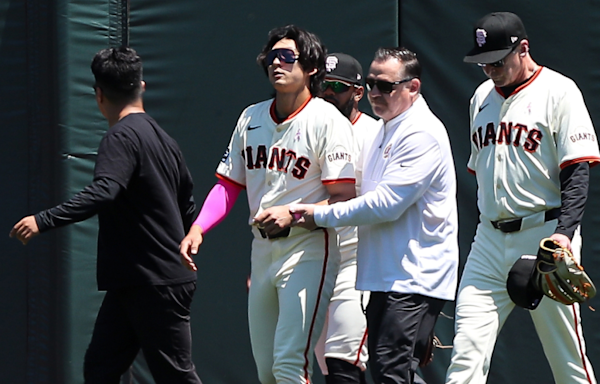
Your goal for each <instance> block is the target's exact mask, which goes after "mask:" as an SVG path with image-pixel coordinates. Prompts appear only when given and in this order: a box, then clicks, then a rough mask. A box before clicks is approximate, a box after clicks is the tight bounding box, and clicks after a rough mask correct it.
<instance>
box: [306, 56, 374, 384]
mask: <svg viewBox="0 0 600 384" xmlns="http://www.w3.org/2000/svg"><path fill="white" fill-rule="evenodd" d="M325 69H326V74H325V81H324V82H323V86H322V89H323V94H322V97H323V98H324V99H325V100H327V101H329V102H330V103H332V104H334V105H335V106H336V107H337V108H338V109H339V110H340V112H342V114H344V116H346V117H347V118H348V119H349V120H350V122H352V131H353V133H354V140H355V143H356V149H355V153H357V154H360V153H361V151H362V148H363V147H364V145H365V142H366V140H368V139H369V138H370V137H373V136H374V135H375V134H376V133H377V131H378V130H379V124H378V123H377V121H376V120H375V119H373V118H372V117H371V116H369V115H367V114H365V113H362V112H361V111H359V110H358V102H359V101H360V100H361V99H362V97H363V96H364V93H365V89H364V87H363V85H362V79H363V71H362V67H361V65H360V63H359V62H358V60H356V59H355V58H354V57H352V56H350V55H347V54H345V53H332V54H329V55H327V58H326V60H325ZM359 157H361V156H360V155H359ZM360 168H361V165H360V161H359V162H358V164H357V172H356V190H357V192H356V193H357V194H359V193H360V179H361V177H360V174H361V170H360ZM337 232H338V234H339V236H340V253H341V256H342V259H341V263H340V271H339V272H338V275H337V278H336V281H335V288H334V291H333V296H332V297H331V303H330V304H329V312H328V316H327V322H326V324H325V327H324V329H323V334H322V335H321V338H320V339H319V342H318V344H317V347H316V348H315V355H316V357H317V361H318V363H319V366H320V367H321V371H322V372H323V374H324V375H325V382H326V383H327V384H362V383H366V381H365V374H364V371H365V370H366V368H367V365H366V364H367V360H368V353H367V344H366V342H367V320H366V318H365V316H364V314H363V312H362V307H363V305H362V300H363V299H364V302H365V303H366V301H367V300H368V296H367V295H368V292H367V293H365V295H361V292H360V291H357V290H356V288H355V285H356V247H357V243H358V231H357V228H356V227H341V228H337ZM365 305H366V304H365Z"/></svg>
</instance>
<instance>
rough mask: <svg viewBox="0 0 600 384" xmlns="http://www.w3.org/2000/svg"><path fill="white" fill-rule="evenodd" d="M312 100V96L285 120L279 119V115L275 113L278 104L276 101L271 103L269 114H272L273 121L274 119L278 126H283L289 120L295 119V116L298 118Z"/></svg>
mask: <svg viewBox="0 0 600 384" xmlns="http://www.w3.org/2000/svg"><path fill="white" fill-rule="evenodd" d="M311 100H312V96H310V97H309V98H307V99H306V101H304V103H302V105H301V106H300V108H298V109H296V110H295V111H294V112H293V113H292V114H291V115H289V116H288V117H286V118H285V119H283V120H280V119H279V118H278V117H277V113H275V103H277V100H276V99H273V103H271V107H270V108H269V113H270V114H271V119H273V121H274V122H275V123H276V124H281V123H283V122H285V121H288V120H289V119H291V118H293V117H294V116H296V115H297V114H299V113H300V111H302V110H303V109H304V107H306V105H307V104H308V103H309V102H310V101H311Z"/></svg>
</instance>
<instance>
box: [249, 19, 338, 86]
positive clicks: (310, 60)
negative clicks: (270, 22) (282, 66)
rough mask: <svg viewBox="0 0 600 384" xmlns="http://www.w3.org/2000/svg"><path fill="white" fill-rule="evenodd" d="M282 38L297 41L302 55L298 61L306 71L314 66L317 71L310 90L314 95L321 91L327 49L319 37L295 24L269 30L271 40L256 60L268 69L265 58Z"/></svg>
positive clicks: (312, 77) (311, 81) (313, 76)
mask: <svg viewBox="0 0 600 384" xmlns="http://www.w3.org/2000/svg"><path fill="white" fill-rule="evenodd" d="M281 39H290V40H294V41H295V42H296V46H297V47H298V52H299V53H300V56H299V58H298V62H299V63H300V66H301V67H302V69H303V70H304V71H305V72H310V71H311V70H313V69H314V68H316V69H317V72H316V73H315V74H314V75H311V77H310V84H309V90H310V93H311V94H312V95H313V96H317V95H319V93H320V92H321V83H322V82H323V79H325V55H326V53H327V50H326V48H325V46H324V45H323V44H321V40H319V37H318V36H317V35H315V34H313V33H310V32H308V31H306V30H304V29H302V28H299V27H297V26H295V25H286V26H285V27H279V28H274V29H272V30H271V31H270V32H269V40H268V42H267V45H265V46H264V48H263V49H262V51H261V52H260V54H259V55H258V57H257V58H256V62H257V63H258V65H260V66H262V67H263V69H264V70H265V73H268V71H267V67H268V66H267V65H266V63H265V58H266V57H267V54H268V53H269V52H270V51H271V49H273V46H274V45H275V44H276V43H277V42H278V41H279V40H281Z"/></svg>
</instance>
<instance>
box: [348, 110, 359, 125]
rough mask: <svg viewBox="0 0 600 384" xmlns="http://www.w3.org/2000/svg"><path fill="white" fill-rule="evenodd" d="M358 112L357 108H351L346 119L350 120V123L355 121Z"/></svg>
mask: <svg viewBox="0 0 600 384" xmlns="http://www.w3.org/2000/svg"><path fill="white" fill-rule="evenodd" d="M359 114H360V111H359V110H358V109H357V108H352V111H351V112H350V116H348V120H350V122H351V123H352V124H354V122H355V121H356V118H357V117H358V115H359Z"/></svg>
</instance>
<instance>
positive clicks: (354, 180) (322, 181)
mask: <svg viewBox="0 0 600 384" xmlns="http://www.w3.org/2000/svg"><path fill="white" fill-rule="evenodd" d="M321 183H323V185H331V184H344V183H347V184H356V179H337V180H321Z"/></svg>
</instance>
